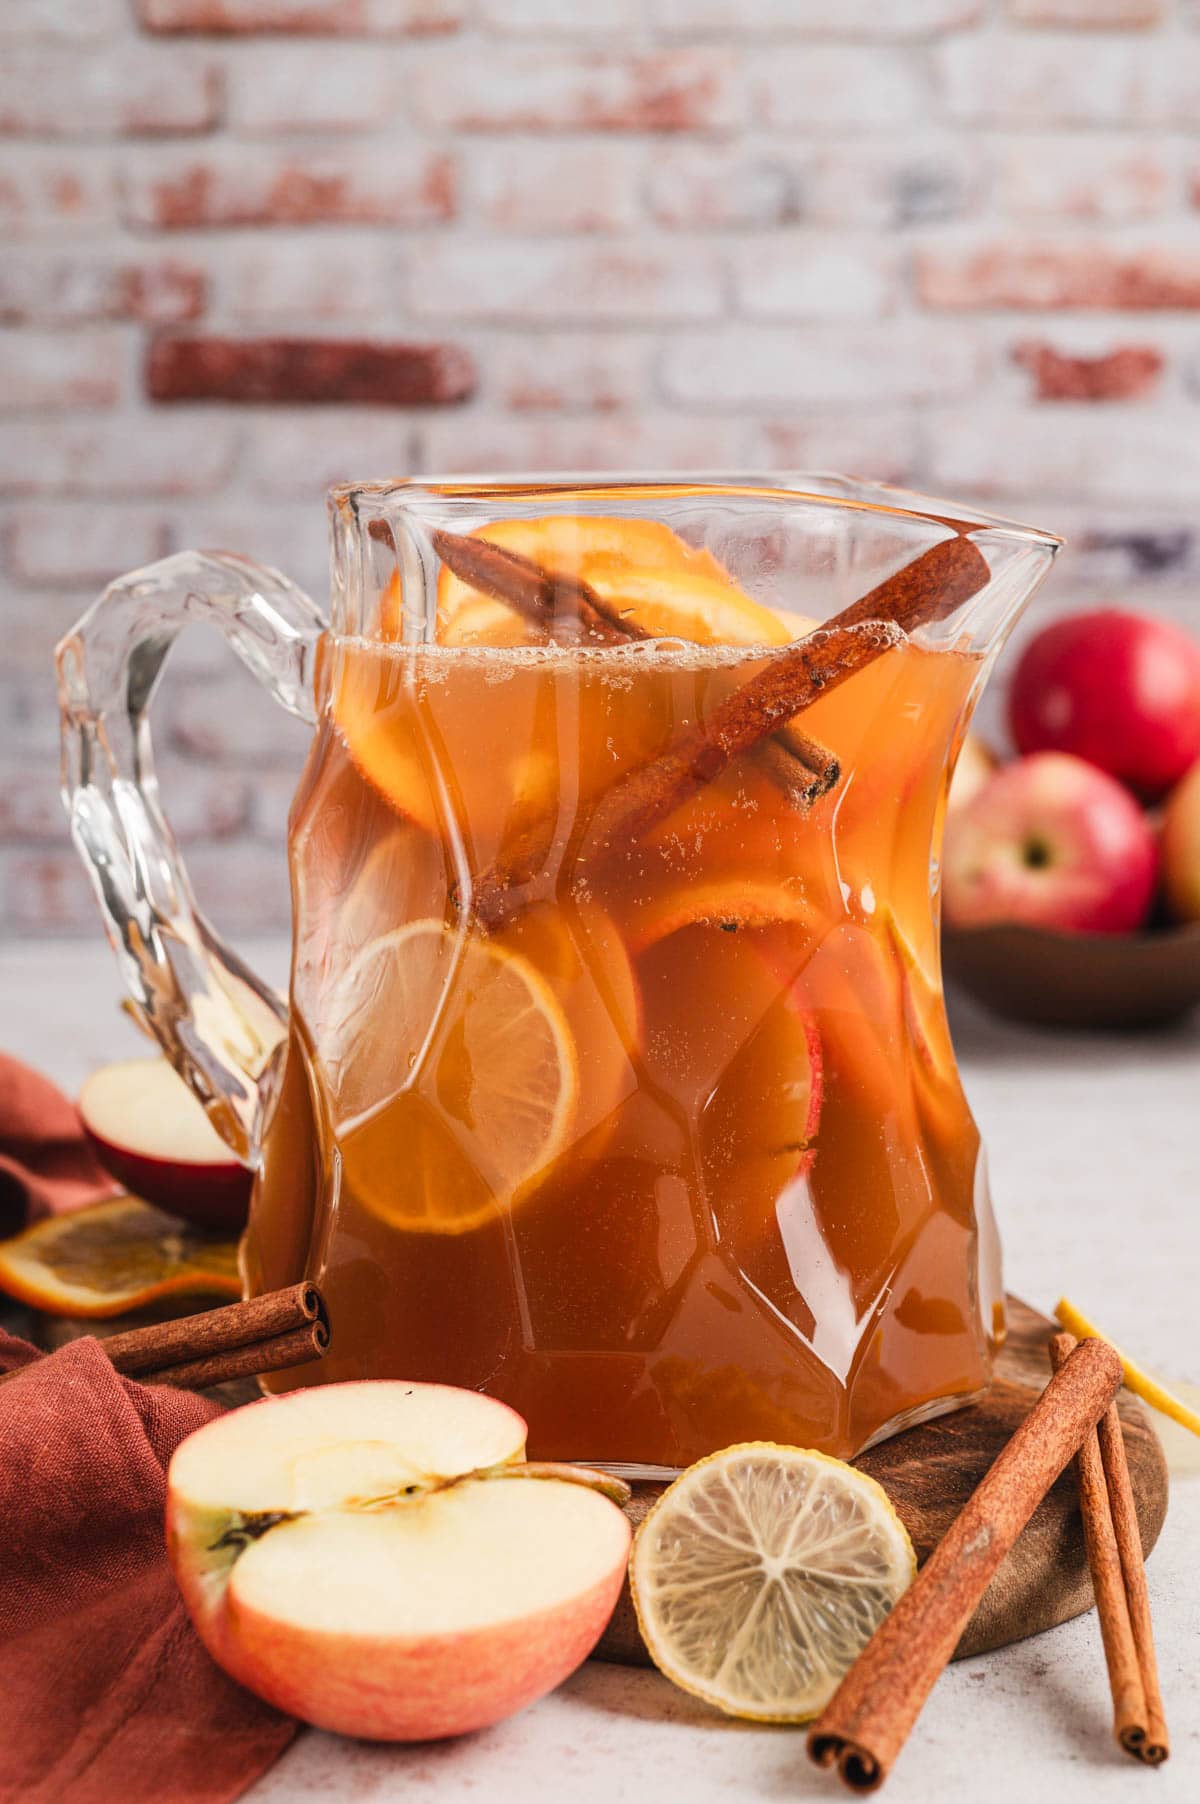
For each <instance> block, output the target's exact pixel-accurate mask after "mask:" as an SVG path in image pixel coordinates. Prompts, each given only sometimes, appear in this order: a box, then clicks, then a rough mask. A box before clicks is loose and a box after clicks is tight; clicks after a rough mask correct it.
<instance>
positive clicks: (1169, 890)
mask: <svg viewBox="0 0 1200 1804" xmlns="http://www.w3.org/2000/svg"><path fill="white" fill-rule="evenodd" d="M1162 861H1163V889H1164V891H1165V892H1166V898H1167V907H1168V908H1169V909H1170V911H1171V913H1172V914H1173V915H1174V916H1175V919H1176V920H1177V921H1200V763H1198V764H1193V766H1192V768H1191V770H1190V771H1189V772H1188V774H1187V776H1186V777H1185V778H1184V779H1183V782H1182V783H1179V784H1177V785H1176V787H1175V788H1174V789H1173V790H1172V791H1171V793H1170V795H1169V796H1168V797H1167V806H1166V811H1165V813H1164V816H1163V829H1162Z"/></svg>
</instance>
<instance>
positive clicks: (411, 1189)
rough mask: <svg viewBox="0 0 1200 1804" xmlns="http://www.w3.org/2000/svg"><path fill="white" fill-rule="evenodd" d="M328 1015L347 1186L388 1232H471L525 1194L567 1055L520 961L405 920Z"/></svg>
mask: <svg viewBox="0 0 1200 1804" xmlns="http://www.w3.org/2000/svg"><path fill="white" fill-rule="evenodd" d="M327 1019H328V1021H329V1023H330V1027H329V1029H328V1030H327V1033H326V1039H325V1059H324V1076H325V1083H326V1087H327V1091H328V1095H329V1099H330V1104H331V1107H332V1111H333V1117H334V1126H335V1132H336V1134H337V1137H338V1141H339V1145H340V1148H341V1154H342V1161H343V1174H344V1178H345V1182H346V1184H347V1185H348V1186H349V1188H350V1189H351V1190H353V1191H354V1193H355V1194H356V1196H358V1197H359V1199H360V1200H361V1201H362V1202H363V1203H364V1204H365V1205H366V1207H367V1208H369V1209H370V1210H371V1211H372V1213H373V1214H375V1215H377V1216H379V1217H380V1218H381V1219H382V1220H383V1221H386V1222H387V1223H388V1224H389V1225H390V1226H391V1227H394V1228H399V1229H402V1230H404V1231H406V1232H410V1233H412V1232H423V1233H430V1234H463V1233H466V1232H468V1231H469V1230H471V1229H474V1228H478V1227H481V1226H482V1225H483V1224H484V1223H485V1222H489V1221H492V1220H494V1219H496V1217H498V1216H499V1215H500V1214H501V1213H502V1212H504V1211H506V1210H509V1209H512V1208H513V1207H514V1206H515V1205H516V1204H517V1203H518V1202H519V1201H520V1200H521V1199H522V1198H524V1197H525V1196H527V1195H528V1194H529V1193H530V1192H531V1191H532V1190H533V1189H534V1188H535V1187H536V1185H537V1183H538V1180H539V1179H540V1177H541V1176H542V1175H543V1174H544V1173H545V1172H546V1171H547V1170H548V1168H549V1167H550V1166H551V1165H552V1164H553V1163H554V1161H555V1159H556V1158H557V1157H558V1155H559V1153H560V1152H561V1151H562V1149H563V1147H564V1145H565V1144H566V1142H567V1140H568V1137H569V1135H570V1131H571V1124H572V1121H573V1119H574V1115H575V1111H576V1105H577V1102H578V1096H579V1069H578V1060H577V1055H576V1049H575V1045H574V1041H573V1038H572V1035H571V1031H570V1027H569V1025H568V1023H567V1020H566V1017H565V1015H564V1013H563V1010H562V1008H561V1006H560V1004H559V1002H558V1000H557V998H556V997H555V994H554V991H553V989H552V988H551V986H550V984H549V983H548V982H547V980H546V978H544V977H543V976H542V975H541V974H540V973H539V972H538V971H537V970H536V969H535V967H534V965H533V964H532V963H531V962H530V961H529V960H528V959H527V958H525V957H524V956H522V955H521V954H520V953H518V952H515V951H512V950H510V949H508V948H505V947H502V946H499V945H496V944H494V943H492V942H490V941H487V940H481V939H476V938H471V937H467V936H464V935H461V934H458V933H455V932H454V931H452V930H451V929H449V928H447V927H446V926H445V925H444V924H443V923H442V922H441V921H436V920H425V921H413V922H410V923H409V925H408V926H406V927H400V928H397V929H396V930H395V931H394V932H392V933H389V934H385V935H384V936H383V938H381V939H378V940H375V941H373V942H372V943H371V944H370V945H369V946H367V947H365V948H364V950H363V951H362V952H361V953H360V954H359V956H358V957H357V958H356V959H355V960H354V961H353V962H352V964H351V965H350V966H349V968H348V969H347V970H346V972H345V973H344V975H343V977H342V978H341V980H340V982H339V983H338V985H337V986H336V988H335V990H334V991H333V992H332V993H331V994H330V996H329V998H328V1001H327Z"/></svg>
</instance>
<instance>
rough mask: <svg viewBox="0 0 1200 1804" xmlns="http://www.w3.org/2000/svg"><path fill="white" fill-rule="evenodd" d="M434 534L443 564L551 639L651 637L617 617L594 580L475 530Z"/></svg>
mask: <svg viewBox="0 0 1200 1804" xmlns="http://www.w3.org/2000/svg"><path fill="white" fill-rule="evenodd" d="M431 537H432V542H433V549H434V550H435V551H436V552H437V554H438V556H439V557H440V558H441V560H442V562H443V564H445V566H446V568H447V569H448V570H452V571H453V572H454V574H455V576H457V577H458V578H459V579H460V580H461V581H462V582H464V583H469V584H470V586H471V588H473V589H478V590H479V591H480V592H481V593H482V594H484V595H491V596H494V597H495V599H496V600H497V601H503V602H506V603H507V605H508V606H509V607H510V608H512V609H513V610H514V611H515V612H516V613H518V614H520V615H521V616H522V617H523V618H524V619H526V620H531V621H532V622H533V623H534V625H535V626H542V627H545V629H546V632H547V633H548V635H549V637H550V638H551V639H555V640H558V641H560V642H561V641H563V640H565V641H567V642H568V643H570V644H577V643H578V642H579V640H580V639H582V638H584V637H588V638H592V639H595V640H597V641H598V642H599V643H600V644H602V645H621V644H624V643H625V642H626V641H627V640H629V639H644V638H645V637H646V634H645V633H644V632H642V630H641V628H640V627H638V626H637V625H636V624H635V623H634V622H633V621H632V620H622V619H621V617H620V616H619V615H613V613H612V611H611V610H610V609H609V608H608V606H607V604H606V603H605V602H603V601H602V599H601V597H600V596H599V595H598V594H597V593H596V591H595V590H594V589H593V588H592V587H591V585H590V583H585V582H581V581H580V580H579V579H578V578H577V577H573V576H560V575H558V574H557V573H556V572H554V571H550V570H544V569H543V568H542V566H541V565H540V564H536V563H535V562H534V561H533V559H532V558H529V557H525V556H524V555H523V554H522V553H521V552H519V551H510V550H509V549H508V547H507V546H506V545H493V543H492V541H491V540H490V539H481V538H477V537H476V536H475V535H474V534H473V533H455V532H445V531H438V532H434V533H433V534H432V535H431Z"/></svg>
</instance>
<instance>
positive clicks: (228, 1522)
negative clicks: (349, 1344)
mask: <svg viewBox="0 0 1200 1804" xmlns="http://www.w3.org/2000/svg"><path fill="white" fill-rule="evenodd" d="M524 1447H525V1423H524V1422H523V1421H522V1419H521V1417H520V1416H518V1415H517V1414H516V1413H515V1411H513V1410H511V1409H509V1408H508V1407H507V1405H506V1404H503V1403H499V1402H497V1401H496V1400H495V1399H494V1398H491V1397H484V1396H480V1395H479V1394H477V1393H476V1392H474V1391H462V1390H454V1389H452V1388H450V1387H448V1386H445V1385H435V1384H403V1383H391V1382H384V1381H382V1380H380V1381H376V1382H373V1383H361V1384H340V1385H326V1386H322V1387H320V1388H318V1389H315V1390H309V1391H299V1392H296V1393H294V1394H293V1395H290V1396H287V1397H280V1398H272V1399H270V1400H268V1401H266V1402H263V1403H253V1404H250V1405H248V1406H247V1407H246V1408H245V1409H240V1410H236V1411H234V1412H233V1413H232V1414H231V1415H227V1416H223V1417H220V1418H218V1420H216V1421H215V1422H210V1423H208V1424H207V1425H206V1426H205V1427H204V1428H201V1429H198V1430H197V1432H196V1433H195V1434H193V1435H191V1436H189V1438H188V1439H187V1440H186V1441H184V1442H183V1444H182V1445H181V1446H180V1447H179V1448H178V1449H177V1450H176V1452H175V1455H174V1457H173V1458H172V1460H171V1465H170V1469H169V1471H168V1474H167V1547H168V1552H169V1555H170V1559H171V1564H172V1567H173V1569H174V1572H175V1576H176V1579H177V1581H178V1583H179V1587H180V1590H181V1592H182V1593H183V1598H184V1602H185V1604H186V1606H187V1609H188V1611H189V1613H190V1615H191V1617H192V1620H193V1622H194V1623H195V1626H196V1629H197V1631H198V1633H199V1635H200V1637H201V1639H202V1641H203V1642H204V1644H205V1646H206V1647H207V1648H208V1650H209V1652H210V1653H211V1654H212V1656H213V1658H214V1659H215V1660H216V1661H217V1662H218V1663H219V1664H220V1665H221V1666H223V1667H224V1668H225V1670H226V1671H227V1672H229V1673H231V1674H232V1675H233V1677H234V1678H235V1679H238V1680H239V1681H240V1682H241V1683H242V1684H243V1685H246V1686H247V1687H248V1688H249V1689H250V1690H251V1691H254V1692H257V1693H258V1695H259V1696H260V1697H263V1698H266V1699H267V1701H268V1702H269V1703H272V1704H275V1705H276V1706H277V1707H278V1708H279V1709H281V1710H286V1711H288V1712H290V1714H292V1715H293V1716H298V1717H300V1718H301V1719H302V1720H303V1721H305V1722H310V1723H314V1724H316V1725H317V1726H318V1727H319V1728H324V1729H333V1730H336V1731H338V1732H339V1733H341V1734H343V1735H359V1736H366V1737H368V1738H370V1739H373V1740H379V1741H424V1740H428V1739H432V1738H436V1737H441V1736H447V1735H459V1734H463V1733H464V1732H466V1731H467V1730H471V1729H480V1728H484V1727H486V1726H487V1725H488V1724H489V1723H494V1722H499V1721H500V1720H501V1719H502V1718H503V1717H506V1716H510V1715H511V1714H512V1713H513V1712H514V1711H516V1710H520V1709H522V1708H523V1707H524V1706H525V1705H526V1704H529V1703H532V1702H533V1701H534V1699H535V1698H539V1697H541V1696H542V1695H543V1694H544V1693H545V1692H547V1691H550V1690H551V1689H552V1688H553V1687H554V1686H555V1685H558V1684H559V1683H561V1681H562V1680H563V1679H565V1678H566V1677H567V1675H568V1674H569V1673H571V1672H573V1671H574V1670H575V1668H576V1667H577V1666H578V1665H579V1664H580V1662H581V1661H583V1660H584V1659H586V1657H587V1655H588V1654H589V1653H590V1652H591V1650H592V1648H593V1647H594V1646H595V1644H596V1641H597V1640H598V1639H599V1637H600V1634H601V1632H602V1631H603V1629H604V1626H605V1624H606V1623H607V1621H608V1618H609V1616H610V1615H611V1613H612V1609H613V1606H614V1604H615V1603H616V1600H617V1596H618V1594H619V1592H620V1589H621V1583H622V1580H623V1578H624V1574H625V1565H626V1560H627V1558H628V1553H629V1540H630V1531H629V1524H628V1522H627V1521H626V1519H625V1517H624V1515H623V1514H622V1513H621V1511H620V1510H619V1509H618V1508H617V1507H616V1505H615V1503H614V1502H611V1501H609V1497H608V1496H606V1495H604V1494H602V1488H604V1489H610V1492H611V1494H616V1495H619V1494H620V1491H621V1487H620V1486H619V1485H617V1486H613V1485H612V1481H605V1480H603V1479H602V1478H601V1477H600V1475H598V1474H587V1473H580V1474H578V1481H575V1480H568V1479H565V1478H563V1477H561V1476H544V1475H541V1470H542V1469H540V1468H537V1467H531V1468H525V1467H523V1466H522V1465H521V1463H520V1462H521V1460H522V1457H523V1454H524ZM559 1470H560V1471H569V1470H570V1468H562V1469H559Z"/></svg>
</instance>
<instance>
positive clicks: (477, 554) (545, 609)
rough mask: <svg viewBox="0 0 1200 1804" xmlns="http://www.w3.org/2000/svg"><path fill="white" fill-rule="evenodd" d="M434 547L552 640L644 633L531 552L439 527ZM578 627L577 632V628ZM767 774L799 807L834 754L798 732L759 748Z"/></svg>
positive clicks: (828, 785) (617, 640)
mask: <svg viewBox="0 0 1200 1804" xmlns="http://www.w3.org/2000/svg"><path fill="white" fill-rule="evenodd" d="M432 542H433V548H434V550H435V551H436V552H437V554H438V556H439V557H440V558H441V560H442V562H443V563H444V564H445V565H446V567H447V569H449V570H452V571H453V572H454V574H455V576H457V577H459V578H460V579H461V581H463V582H465V583H469V584H470V585H471V587H472V588H473V589H479V590H480V591H482V593H484V594H485V595H492V596H494V597H495V598H496V599H497V600H498V601H503V602H505V603H506V604H507V605H508V606H509V607H511V608H513V609H514V610H515V612H517V613H518V614H520V615H521V616H522V617H523V618H524V619H526V620H529V621H532V622H533V624H534V625H535V626H540V627H542V628H543V629H544V630H545V631H546V634H547V636H548V637H549V638H550V639H551V640H554V641H556V642H558V643H562V642H563V641H564V640H565V641H566V642H568V643H578V642H579V640H580V639H581V638H582V637H583V636H584V633H586V634H587V635H588V636H590V637H591V638H593V639H595V640H597V641H598V642H599V643H601V644H605V645H620V644H625V643H629V642H630V641H640V640H645V639H648V638H649V637H650V634H649V633H648V632H647V631H646V629H645V628H644V627H642V626H640V625H639V624H638V622H637V621H636V619H635V618H634V617H633V615H632V614H631V613H630V612H629V611H628V610H627V609H622V607H621V606H620V604H619V603H617V602H613V601H610V600H609V598H608V597H607V596H606V595H602V594H601V593H600V591H599V590H597V589H594V588H592V586H591V584H590V583H586V582H583V581H582V580H580V579H578V578H575V577H569V576H561V575H558V574H556V573H555V572H552V571H549V570H544V569H543V568H542V566H541V565H540V564H538V563H535V562H534V560H533V559H532V558H528V557H524V556H523V555H521V554H520V553H519V552H515V551H510V550H509V549H508V548H507V547H505V546H502V545H495V544H493V543H492V542H491V540H489V539H481V538H477V537H476V536H475V535H473V534H459V533H453V532H446V531H444V530H442V531H438V532H435V533H434V534H433V535H432ZM581 628H582V629H583V630H582V631H581V630H580V629H581ZM759 757H760V762H761V763H762V764H763V767H764V768H765V769H766V771H767V773H768V775H769V776H770V777H771V778H772V780H773V781H774V782H776V783H777V784H778V785H779V787H780V788H781V789H782V790H783V791H784V793H785V795H787V796H788V798H789V800H791V801H793V802H795V803H796V804H797V806H799V807H801V808H808V807H810V806H811V804H812V803H813V802H814V801H817V800H818V799H819V798H820V797H821V796H823V795H827V794H828V793H829V791H830V790H831V789H832V788H833V787H834V785H835V784H836V783H837V780H838V777H839V775H840V774H841V773H840V769H839V766H838V761H837V759H836V758H835V757H834V755H833V753H832V752H830V751H827V750H826V748H825V747H824V746H822V745H818V744H817V742H816V740H815V739H810V738H808V737H807V735H805V734H803V733H797V732H790V733H789V734H788V738H787V740H786V741H783V740H780V741H778V742H777V743H772V742H768V743H767V744H765V745H763V746H762V747H761V748H760V753H759Z"/></svg>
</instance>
